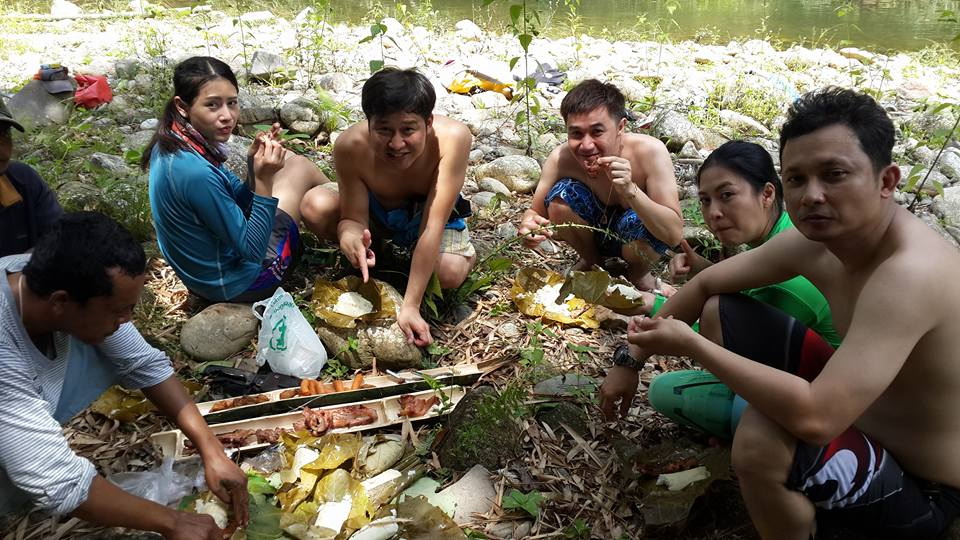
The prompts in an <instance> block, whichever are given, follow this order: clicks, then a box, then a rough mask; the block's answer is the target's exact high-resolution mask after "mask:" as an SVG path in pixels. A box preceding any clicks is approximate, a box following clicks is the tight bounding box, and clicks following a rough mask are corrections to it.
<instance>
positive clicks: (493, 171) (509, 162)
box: [476, 156, 540, 193]
mask: <svg viewBox="0 0 960 540" xmlns="http://www.w3.org/2000/svg"><path fill="white" fill-rule="evenodd" d="M476 176H477V178H487V177H489V178H494V179H496V180H499V181H500V182H502V183H503V185H505V186H506V187H508V188H509V189H511V190H513V191H516V192H517V193H529V192H531V191H533V189H534V188H535V187H537V182H538V181H539V180H540V164H539V163H537V160H535V159H533V158H532V157H530V156H504V157H501V158H497V159H495V160H493V161H491V162H490V163H486V164H483V165H480V166H479V167H477V171H476Z"/></svg>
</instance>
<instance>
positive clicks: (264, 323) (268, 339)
mask: <svg viewBox="0 0 960 540" xmlns="http://www.w3.org/2000/svg"><path fill="white" fill-rule="evenodd" d="M260 307H263V315H261V314H260V312H259V311H258V308H260ZM253 313H254V314H255V315H256V316H257V318H258V319H260V321H261V323H260V337H259V340H258V342H257V365H258V366H262V365H263V363H264V362H268V363H269V364H270V369H272V370H273V371H274V373H280V374H283V375H290V376H292V377H299V378H301V379H316V378H317V376H318V375H320V370H322V369H323V366H324V364H326V363H327V350H326V349H324V348H323V343H321V342H320V338H319V337H317V334H316V332H314V331H313V328H311V327H310V323H308V322H307V319H305V318H304V317H303V314H302V313H300V309H299V308H298V307H297V305H296V304H295V303H294V301H293V297H292V296H290V293H288V292H286V291H284V290H283V288H282V287H280V288H278V289H277V291H276V292H275V293H273V296H271V297H270V298H268V299H267V300H262V301H260V302H257V303H255V304H253Z"/></svg>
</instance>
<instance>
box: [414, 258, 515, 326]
mask: <svg viewBox="0 0 960 540" xmlns="http://www.w3.org/2000/svg"><path fill="white" fill-rule="evenodd" d="M497 253H498V252H497V250H496V249H494V251H493V252H492V253H491V254H490V255H487V256H486V257H484V258H483V259H481V260H480V262H478V263H477V265H476V266H474V268H473V270H471V272H470V274H469V275H468V276H467V279H465V280H464V282H463V283H462V284H461V285H460V286H459V287H457V288H456V289H447V290H444V289H443V288H441V287H440V280H439V279H437V275H436V274H433V275H432V276H430V281H429V282H428V283H427V289H426V290H425V291H424V293H423V300H422V302H423V305H424V306H425V307H426V308H427V316H428V318H430V319H431V320H433V321H440V320H441V319H443V317H445V316H446V315H448V314H449V313H450V312H452V311H453V308H455V307H456V306H459V305H461V304H463V303H465V302H466V301H467V300H468V299H469V298H470V297H471V296H473V295H474V294H476V293H478V292H481V291H485V290H487V289H489V288H490V286H492V285H493V283H494V282H495V281H496V280H497V279H499V278H500V277H501V276H503V275H504V274H506V273H507V272H508V271H509V270H510V268H511V267H512V266H513V261H511V260H510V259H508V258H506V257H501V256H499V255H497Z"/></svg>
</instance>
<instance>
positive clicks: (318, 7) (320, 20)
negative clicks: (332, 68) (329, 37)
mask: <svg viewBox="0 0 960 540" xmlns="http://www.w3.org/2000/svg"><path fill="white" fill-rule="evenodd" d="M312 7H313V11H311V12H310V14H309V15H307V20H306V23H307V24H305V25H303V26H302V27H300V28H299V29H298V31H297V44H298V47H297V49H296V51H295V54H296V55H297V58H298V63H299V64H300V65H301V66H304V67H306V68H307V69H308V71H309V72H310V73H319V72H321V71H322V70H323V68H324V67H325V66H323V62H324V61H325V60H326V58H327V57H328V56H329V52H330V51H329V50H328V45H327V42H326V31H327V27H328V25H327V20H328V18H329V17H330V15H331V14H332V13H333V4H332V3H331V1H330V0H314V2H313V6H312Z"/></svg>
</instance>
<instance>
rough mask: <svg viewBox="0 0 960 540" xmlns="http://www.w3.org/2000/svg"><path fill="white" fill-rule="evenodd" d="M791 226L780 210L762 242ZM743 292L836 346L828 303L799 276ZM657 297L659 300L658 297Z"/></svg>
mask: <svg viewBox="0 0 960 540" xmlns="http://www.w3.org/2000/svg"><path fill="white" fill-rule="evenodd" d="M790 227H793V222H791V221H790V216H788V215H787V213H786V212H781V213H780V218H779V219H777V222H776V223H774V225H773V228H772V229H771V230H770V233H769V234H767V236H766V238H764V239H763V241H764V242H766V241H767V240H769V239H771V238H773V237H774V236H776V235H778V234H780V233H781V232H783V231H785V230H787V229H789V228H790ZM742 292H743V294H746V295H747V296H749V297H751V298H756V299H757V300H759V301H761V302H763V303H764V304H767V305H770V306H773V307H775V308H777V309H779V310H781V311H783V312H784V313H788V314H790V315H791V316H793V318H794V319H796V320H798V321H800V322H801V323H803V324H804V325H805V326H806V327H807V328H810V329H811V330H813V331H814V332H816V333H817V334H820V336H821V337H823V339H825V340H826V341H827V343H829V344H830V345H832V346H833V347H834V348H837V347H839V346H840V336H839V335H838V334H837V330H836V329H835V328H834V327H833V317H832V316H831V315H830V306H829V305H828V304H827V299H826V298H824V297H823V294H821V293H820V291H819V290H818V289H817V288H816V287H814V286H813V283H810V282H809V281H808V280H807V278H805V277H803V276H796V277H794V278H790V279H788V280H786V281H782V282H780V283H777V284H775V285H767V286H766V287H759V288H756V289H747V290H744V291H742ZM658 300H659V299H658ZM661 305H663V303H662V302H654V309H653V310H652V311H651V313H650V315H654V314H655V313H656V312H657V311H659V308H660V306H661Z"/></svg>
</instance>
